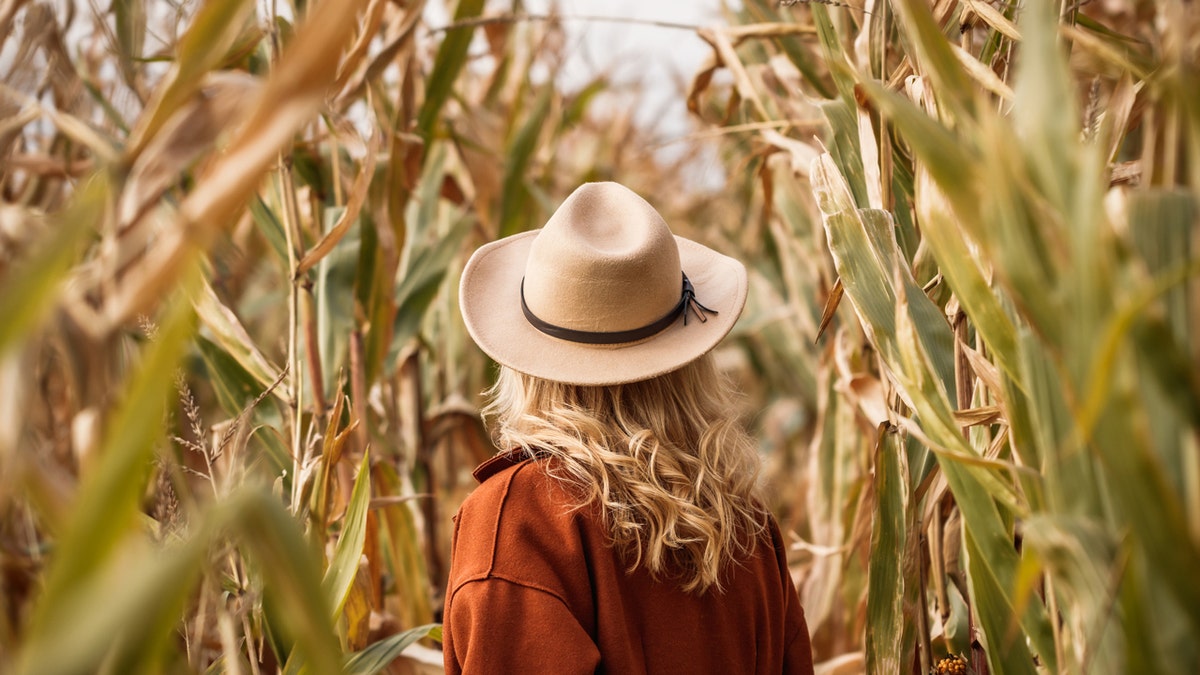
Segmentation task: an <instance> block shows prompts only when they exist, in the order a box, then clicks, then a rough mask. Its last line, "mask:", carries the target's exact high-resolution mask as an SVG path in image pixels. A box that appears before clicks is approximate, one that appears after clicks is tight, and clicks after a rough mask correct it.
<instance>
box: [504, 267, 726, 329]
mask: <svg viewBox="0 0 1200 675" xmlns="http://www.w3.org/2000/svg"><path fill="white" fill-rule="evenodd" d="M689 310H691V312H693V313H694V314H695V315H696V318H698V319H700V321H702V322H704V321H708V317H707V316H705V315H704V313H705V312H708V313H709V314H718V313H719V312H717V310H715V309H709V308H708V307H705V306H704V305H702V304H700V301H699V300H697V299H696V289H695V288H694V287H693V286H692V282H691V281H689V280H688V278H687V275H686V274H684V275H683V291H682V293H681V294H680V298H679V303H678V304H677V305H675V307H674V308H673V309H672V310H671V311H669V312H667V313H666V314H664V315H663V316H662V318H660V319H658V320H657V321H654V322H653V323H650V324H647V325H645V326H642V327H641V328H631V329H629V330H618V331H588V330H575V329H573V328H563V327H562V326H556V325H554V324H552V323H549V322H547V321H543V320H542V319H539V318H538V316H537V315H536V314H534V313H533V310H531V309H529V305H527V304H525V279H524V277H522V278H521V311H522V312H523V313H524V314H525V320H526V321H528V322H529V325H531V326H533V327H534V328H536V329H538V330H539V331H541V332H543V333H545V334H546V335H549V336H551V337H556V338H560V339H563V340H568V341H570V342H581V343H583V344H589V345H615V344H620V343H622V342H634V341H636V340H641V339H643V338H648V337H650V336H651V335H657V334H658V333H661V332H663V331H664V330H666V328H667V326H670V325H671V324H673V323H675V320H676V319H678V318H679V315H680V314H682V315H683V325H685V326H686V325H687V321H688V311H689Z"/></svg>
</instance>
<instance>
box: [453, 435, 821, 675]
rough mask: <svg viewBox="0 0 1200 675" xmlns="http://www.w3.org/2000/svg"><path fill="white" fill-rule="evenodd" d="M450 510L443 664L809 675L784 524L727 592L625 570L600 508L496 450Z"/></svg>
mask: <svg viewBox="0 0 1200 675" xmlns="http://www.w3.org/2000/svg"><path fill="white" fill-rule="evenodd" d="M475 476H476V478H477V479H478V480H479V481H480V482H481V485H480V486H479V488H477V489H476V490H475V491H474V492H473V493H472V494H471V495H470V497H468V498H467V500H466V501H465V502H464V503H463V505H462V508H461V509H460V510H459V512H458V515H457V516H456V518H455V528H454V543H453V553H452V557H451V565H450V580H449V585H448V587H447V592H446V607H445V616H444V622H445V625H444V633H443V639H444V643H443V647H444V649H445V664H446V672H447V673H450V674H452V675H454V674H457V673H467V674H468V675H475V674H479V673H504V674H508V673H514V674H521V673H556V674H557V673H562V674H563V675H570V674H573V673H612V674H614V675H639V674H642V673H645V674H649V675H660V674H670V673H688V674H689V675H694V674H701V673H713V674H717V673H720V674H722V675H725V674H729V673H736V674H741V673H761V674H766V673H771V674H773V675H774V674H778V673H805V674H808V673H812V672H813V664H812V651H811V647H810V644H809V636H808V628H807V626H806V625H805V622H804V612H803V610H802V609H801V607H800V601H799V598H798V597H797V595H796V589H795V586H794V585H793V583H792V580H791V577H790V575H789V574H788V571H787V565H786V562H785V557H784V549H783V541H782V537H781V536H780V532H779V527H778V526H777V525H776V524H775V522H774V521H773V520H772V521H771V526H770V528H769V530H768V532H769V537H767V536H765V537H763V538H762V540H761V541H759V543H758V546H757V548H756V550H755V552H754V554H753V556H752V557H751V558H750V559H748V560H746V561H744V563H743V564H741V565H738V566H736V567H733V568H731V569H730V570H729V571H728V576H727V577H726V578H725V583H724V585H725V590H724V591H723V592H716V591H709V592H706V593H704V594H688V593H684V592H683V591H681V590H679V588H678V587H677V586H676V585H674V584H672V583H670V582H669V581H666V582H657V581H655V580H653V579H652V578H651V577H650V575H649V573H647V572H645V571H644V570H642V569H638V570H635V571H634V572H632V573H626V569H625V565H624V564H623V563H622V561H621V559H620V557H619V556H618V555H617V554H616V553H615V552H614V550H613V549H612V547H610V546H609V544H608V535H607V532H606V531H605V530H604V528H603V525H602V524H601V523H600V522H599V520H598V518H597V517H596V516H595V512H594V510H590V509H575V510H572V509H571V506H572V503H573V502H572V499H571V496H570V495H569V494H567V493H566V492H565V488H564V487H563V486H562V484H561V483H558V482H557V481H555V479H553V478H551V477H549V476H547V475H546V471H545V465H544V463H543V462H542V461H539V460H528V459H526V460H521V459H520V458H513V457H511V456H507V455H501V456H499V457H496V458H493V459H492V460H490V461H488V462H486V463H484V464H483V465H481V466H480V467H479V468H478V469H477V470H476V472H475Z"/></svg>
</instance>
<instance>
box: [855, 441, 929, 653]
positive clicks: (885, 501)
mask: <svg viewBox="0 0 1200 675" xmlns="http://www.w3.org/2000/svg"><path fill="white" fill-rule="evenodd" d="M903 450H904V445H903V443H902V440H901V437H900V435H899V434H897V433H896V432H895V430H892V429H887V428H886V426H881V428H880V429H879V432H878V446H877V448H876V451H875V477H874V482H875V485H874V492H875V499H876V505H875V509H874V516H873V518H872V522H871V549H870V554H869V557H868V560H869V563H868V568H867V625H868V626H869V628H868V630H867V636H866V656H867V672H871V673H896V672H901V671H903V670H905V667H906V666H908V665H909V664H911V663H912V660H913V649H914V647H915V645H916V641H915V637H914V635H913V633H914V630H915V623H916V622H917V621H920V620H921V619H920V618H919V617H917V616H916V615H915V614H916V611H918V610H917V608H916V603H915V602H913V600H914V599H915V598H916V597H917V591H919V584H920V577H919V575H920V571H921V570H920V564H919V562H918V561H919V557H918V558H917V559H916V560H915V561H910V560H909V559H908V558H909V557H910V556H912V555H913V554H915V555H916V556H920V555H921V550H920V547H919V545H917V546H914V545H912V544H913V543H916V542H912V541H911V540H917V541H919V540H920V537H919V536H918V533H917V532H913V531H910V529H909V528H910V526H911V524H912V521H913V520H914V518H915V515H916V512H915V509H913V508H912V506H910V504H909V500H910V495H909V479H908V475H907V473H908V472H907V470H906V466H905V460H904V453H903Z"/></svg>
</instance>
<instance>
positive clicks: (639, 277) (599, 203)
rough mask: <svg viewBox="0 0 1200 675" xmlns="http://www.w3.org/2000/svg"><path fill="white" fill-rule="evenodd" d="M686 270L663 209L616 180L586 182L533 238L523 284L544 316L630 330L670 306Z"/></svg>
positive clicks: (572, 324)
mask: <svg viewBox="0 0 1200 675" xmlns="http://www.w3.org/2000/svg"><path fill="white" fill-rule="evenodd" d="M681 278H682V270H681V267H680V262H679V248H678V245H677V244H676V241H675V237H674V236H673V235H672V234H671V231H670V228H668V227H667V224H666V222H665V221H664V220H663V219H662V216H660V215H659V214H658V211H656V210H655V209H654V207H652V206H651V205H650V204H649V203H647V202H646V200H644V199H642V198H641V197H640V196H638V195H637V194H636V193H634V192H633V191H632V190H630V189H628V188H626V187H624V186H623V185H620V184H618V183H587V184H585V185H583V186H581V187H580V188H579V189H577V190H575V192H573V193H572V194H571V196H570V197H568V198H567V200H566V201H564V202H563V204H562V205H561V206H560V207H559V208H558V210H557V211H555V213H554V215H553V216H551V217H550V220H549V221H547V222H546V225H545V227H543V228H542V230H541V231H540V232H539V233H538V234H537V236H536V238H535V239H534V241H533V243H532V244H531V245H530V249H529V257H528V259H527V261H526V265H525V277H524V282H523V287H524V288H523V292H524V296H525V302H526V304H527V305H528V307H529V310H530V311H531V312H533V313H534V314H535V315H536V316H537V317H538V318H539V319H541V320H542V321H546V322H548V323H551V324H554V325H556V326H561V327H563V328H569V329H572V330H579V331H594V332H613V331H625V330H632V329H635V328H640V327H642V326H645V325H647V324H650V323H652V322H654V321H656V320H658V319H660V318H662V317H663V316H664V315H665V314H667V313H669V312H670V311H671V310H672V309H673V308H674V307H675V306H676V305H677V304H678V303H679V300H680V291H681Z"/></svg>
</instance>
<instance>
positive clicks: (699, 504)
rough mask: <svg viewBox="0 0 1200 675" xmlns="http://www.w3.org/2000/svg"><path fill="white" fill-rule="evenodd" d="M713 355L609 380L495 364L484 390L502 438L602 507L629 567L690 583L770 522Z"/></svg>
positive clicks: (737, 556)
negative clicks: (569, 379)
mask: <svg viewBox="0 0 1200 675" xmlns="http://www.w3.org/2000/svg"><path fill="white" fill-rule="evenodd" d="M731 391H732V390H731V388H730V387H729V386H728V385H727V383H726V382H725V380H724V377H723V376H722V375H721V374H720V373H719V372H718V371H717V369H716V367H715V365H714V364H713V362H712V358H711V357H709V356H705V357H702V358H701V359H699V360H697V361H694V362H692V363H691V364H688V365H687V366H684V367H683V368H681V369H679V370H676V371H674V372H671V373H667V374H666V375H661V376H659V377H656V378H653V379H650V380H645V381H642V382H632V383H629V384H620V385H612V386H579V385H570V384H563V383H560V382H552V381H549V380H543V379H540V378H536V377H533V376H530V375H525V374H522V373H519V372H517V371H515V370H512V369H509V368H506V367H501V368H500V374H499V377H498V378H497V380H496V384H495V385H494V386H493V387H492V388H491V390H490V391H489V392H488V395H489V397H490V401H489V403H488V405H487V406H486V407H485V408H484V414H485V415H486V416H488V417H489V418H491V419H492V420H493V422H494V425H495V428H494V430H493V435H494V438H495V441H496V444H497V446H498V447H500V448H504V449H508V450H516V449H518V448H519V449H522V450H524V451H525V452H527V453H529V454H530V455H533V456H534V457H539V458H550V459H551V460H552V461H550V462H548V463H547V466H548V467H549V469H548V472H549V473H550V475H552V476H553V477H555V478H557V479H559V480H562V481H564V482H565V483H567V484H569V485H571V486H574V487H575V488H577V490H576V492H578V495H579V500H578V503H577V507H578V508H582V507H584V506H587V505H589V504H593V503H595V504H598V505H599V513H600V515H601V518H602V520H603V523H604V525H605V526H606V527H607V529H608V531H609V534H610V536H611V540H612V543H613V545H614V546H615V547H616V549H617V550H618V552H619V553H620V555H621V556H622V558H623V560H624V561H625V563H626V564H627V566H628V569H629V570H630V571H632V570H634V569H636V568H637V567H638V566H639V565H643V566H645V568H646V569H647V570H648V571H649V572H650V574H651V575H652V576H653V577H654V578H656V579H664V578H670V579H671V580H673V581H676V582H677V583H678V584H679V585H680V587H681V588H682V589H683V590H684V591H686V592H692V591H698V592H701V593H702V592H704V591H706V590H708V589H709V588H711V587H715V588H717V589H718V590H720V589H721V573H722V570H723V569H724V568H725V567H726V566H727V565H730V564H736V563H737V562H738V561H739V560H742V559H744V558H745V557H747V556H748V555H749V553H750V552H751V551H752V549H753V547H754V541H755V539H756V538H757V537H758V536H759V535H760V534H761V532H762V530H763V528H764V527H766V512H765V510H764V507H763V505H762V504H763V502H762V500H761V498H760V497H759V494H758V485H757V477H758V455H757V452H756V450H755V448H754V444H753V442H752V441H751V439H750V437H749V436H748V435H747V434H746V432H745V431H744V430H743V428H742V426H741V425H740V423H739V422H738V420H737V419H736V417H735V414H734V406H733V405H732V403H733V401H732V398H733V396H732V393H731Z"/></svg>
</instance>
